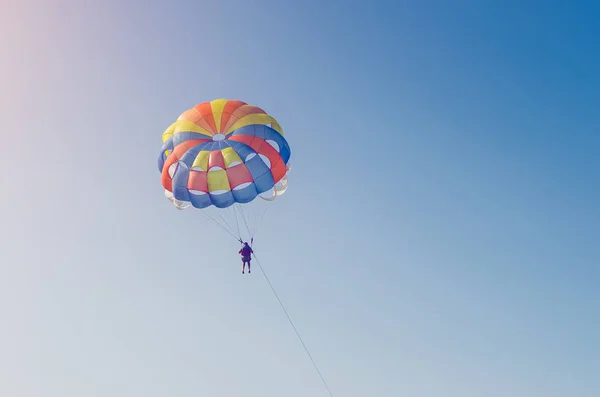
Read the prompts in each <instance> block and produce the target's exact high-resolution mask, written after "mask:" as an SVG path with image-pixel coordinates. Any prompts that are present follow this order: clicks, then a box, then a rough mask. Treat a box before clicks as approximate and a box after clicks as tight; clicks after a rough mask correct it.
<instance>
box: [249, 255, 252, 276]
mask: <svg viewBox="0 0 600 397" xmlns="http://www.w3.org/2000/svg"><path fill="white" fill-rule="evenodd" d="M248 273H252V272H251V271H250V258H248Z"/></svg>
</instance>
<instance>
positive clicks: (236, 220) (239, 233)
mask: <svg viewBox="0 0 600 397" xmlns="http://www.w3.org/2000/svg"><path fill="white" fill-rule="evenodd" d="M232 209H233V218H234V219H235V225H236V226H237V231H238V236H239V238H238V241H239V242H242V232H241V231H240V222H238V218H237V212H236V211H235V205H234V206H233V208H232Z"/></svg>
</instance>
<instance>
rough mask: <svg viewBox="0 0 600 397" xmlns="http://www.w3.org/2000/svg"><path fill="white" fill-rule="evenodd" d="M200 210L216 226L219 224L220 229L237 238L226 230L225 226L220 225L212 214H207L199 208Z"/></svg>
mask: <svg viewBox="0 0 600 397" xmlns="http://www.w3.org/2000/svg"><path fill="white" fill-rule="evenodd" d="M201 212H202V213H203V214H204V216H205V217H207V218H208V219H210V220H211V221H213V222H214V223H215V224H216V225H217V226H219V227H220V228H221V229H223V230H225V231H226V232H227V233H228V234H229V235H230V236H231V237H233V238H234V239H236V240H239V239H238V238H237V237H235V234H233V233H232V232H231V231H230V230H228V229H227V228H226V227H225V226H223V225H221V224H220V223H219V222H217V220H216V219H214V218H213V217H212V216H210V215H208V214H207V213H206V211H204V210H203V209H201Z"/></svg>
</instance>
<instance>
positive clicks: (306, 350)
mask: <svg viewBox="0 0 600 397" xmlns="http://www.w3.org/2000/svg"><path fill="white" fill-rule="evenodd" d="M252 256H254V259H256V263H257V264H258V268H259V269H260V271H261V272H262V274H263V276H264V277H265V280H267V283H268V284H269V287H271V291H273V295H275V298H277V302H279V306H281V309H283V312H284V313H285V316H286V317H287V319H288V321H289V322H290V324H291V325H292V328H293V329H294V332H295V333H296V336H297V337H298V339H299V340H300V343H301V344H302V347H304V351H305V352H306V355H308V358H310V361H311V362H312V364H313V366H314V367H315V369H316V370H317V374H319V377H320V378H321V381H322V382H323V385H325V388H326V389H327V392H328V393H329V396H330V397H333V393H332V392H331V389H330V388H329V385H327V382H326V381H325V378H324V377H323V375H322V374H321V371H320V370H319V367H318V366H317V363H316V362H315V360H314V359H313V357H312V355H311V354H310V352H309V351H308V348H307V347H306V344H305V343H304V340H303V339H302V337H301V336H300V333H299V332H298V329H297V328H296V326H295V325H294V322H293V321H292V319H291V317H290V315H289V314H288V311H287V310H286V308H285V306H284V305H283V302H282V301H281V299H279V295H278V294H277V291H275V288H274V287H273V284H271V281H270V280H269V277H268V276H267V273H266V272H265V269H263V267H262V265H261V264H260V261H259V260H258V258H257V257H256V254H254V253H253V254H252Z"/></svg>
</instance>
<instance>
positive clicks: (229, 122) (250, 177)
mask: <svg viewBox="0 0 600 397" xmlns="http://www.w3.org/2000/svg"><path fill="white" fill-rule="evenodd" d="M290 157H291V149H290V146H289V144H288V142H287V140H286V138H284V134H283V129H282V128H281V125H280V124H279V123H278V122H277V121H276V120H275V118H273V117H272V116H271V115H269V114H267V112H265V111H264V110H263V109H261V108H259V107H257V106H254V105H249V104H247V103H246V102H243V101H240V100H228V99H215V100H213V101H210V102H202V103H199V104H197V105H196V106H194V107H193V108H191V109H188V110H186V111H184V112H183V113H181V115H180V116H179V117H178V118H177V120H176V121H175V122H173V123H172V124H171V125H170V126H169V127H168V128H167V129H166V130H165V131H164V133H163V134H162V146H161V148H160V154H159V156H158V169H159V171H160V173H161V184H162V187H163V188H164V194H165V197H166V198H167V199H168V200H169V201H171V202H172V203H173V205H174V206H175V208H176V209H178V210H185V209H187V208H195V209H198V210H200V211H201V212H202V213H203V214H204V215H205V216H206V217H207V218H208V219H209V220H211V221H213V222H214V223H215V224H216V225H217V226H219V227H220V228H221V229H223V230H224V231H225V232H226V233H227V234H229V235H231V236H232V237H233V238H235V239H236V240H238V241H239V242H240V243H243V241H247V240H246V239H242V231H241V229H240V225H245V226H246V229H247V232H248V237H250V238H251V239H250V244H247V243H245V244H242V245H243V246H242V248H241V249H240V250H239V254H240V255H241V256H242V265H243V266H242V273H245V266H246V264H247V265H248V273H250V260H251V257H252V253H253V251H252V242H253V238H254V235H255V233H256V228H257V227H258V223H259V222H260V221H261V220H262V217H263V216H264V214H265V211H266V210H267V209H268V208H269V207H270V206H271V205H272V204H268V203H270V202H272V201H274V200H275V199H276V198H277V197H279V196H281V195H283V194H284V193H285V192H286V190H287V189H288V174H289V172H290V170H291V164H290ZM259 198H260V200H258V199H259ZM260 203H264V204H265V205H266V207H265V208H264V211H262V215H260V211H259V208H260V207H261V204H260ZM251 213H254V216H251ZM228 215H232V217H233V219H232V220H231V221H228V220H227V219H226V218H227V217H228ZM210 234H211V233H210V231H209V233H208V235H210ZM244 234H245V233H244Z"/></svg>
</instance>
